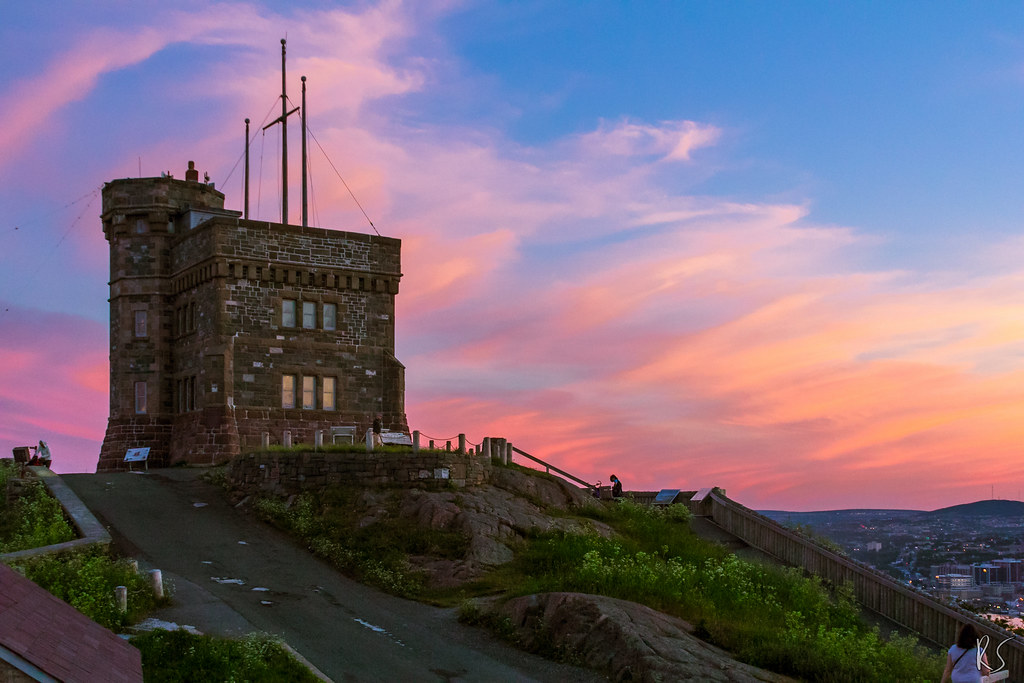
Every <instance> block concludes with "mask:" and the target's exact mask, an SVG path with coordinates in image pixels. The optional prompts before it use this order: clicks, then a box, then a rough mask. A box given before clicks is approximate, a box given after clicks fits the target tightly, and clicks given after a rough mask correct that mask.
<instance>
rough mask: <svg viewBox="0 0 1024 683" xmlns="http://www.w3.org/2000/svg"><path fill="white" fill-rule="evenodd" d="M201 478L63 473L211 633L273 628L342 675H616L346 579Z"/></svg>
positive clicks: (170, 472)
mask: <svg viewBox="0 0 1024 683" xmlns="http://www.w3.org/2000/svg"><path fill="white" fill-rule="evenodd" d="M201 474H202V471H201V470H195V469H186V468H172V469H166V470H157V471H153V472H149V473H145V474H139V473H127V472H123V473H110V474H103V473H101V474H70V475H63V476H62V479H63V480H64V481H65V482H66V483H67V485H68V486H69V487H70V488H71V489H72V490H73V491H74V492H75V493H76V494H77V495H78V496H79V498H81V500H82V501H83V503H85V505H86V506H87V507H88V508H89V509H90V510H91V511H92V512H93V513H94V514H95V515H96V516H97V517H98V518H99V519H100V522H101V523H103V524H104V526H106V527H108V528H109V530H110V532H111V536H112V537H113V538H114V543H115V545H116V546H117V547H118V548H119V549H120V550H121V551H123V552H125V553H127V554H129V555H131V556H133V557H136V558H138V559H139V560H140V562H141V563H142V566H144V567H150V568H159V569H160V570H161V571H162V572H163V575H164V577H165V582H167V583H169V584H172V585H173V587H174V595H173V601H174V603H175V604H174V606H173V607H171V608H168V609H166V610H162V611H161V612H159V613H158V614H157V615H155V616H157V617H159V618H161V619H164V620H167V621H173V622H175V623H178V624H181V625H189V626H194V627H196V628H197V629H198V630H200V631H202V632H203V633H212V634H218V635H241V634H242V633H246V632H250V631H262V632H266V633H270V634H272V635H275V636H277V637H279V638H281V639H282V640H284V641H285V642H286V643H288V645H290V646H291V647H292V648H293V649H294V650H296V651H297V652H298V653H299V654H300V655H302V656H303V657H305V658H306V659H307V660H308V661H309V662H311V663H312V664H313V665H314V666H315V667H316V668H317V669H319V670H320V671H321V672H323V673H324V674H325V675H326V676H328V677H329V678H331V679H332V680H334V681H570V682H571V681H599V680H605V679H603V678H602V677H600V676H598V675H597V674H596V673H594V672H591V671H588V670H585V669H581V668H577V667H571V666H566V665H560V664H555V663H553V662H549V661H547V660H545V659H542V658H539V657H535V656H533V655H529V654H526V653H524V652H521V651H519V650H516V649H514V648H512V647H510V646H508V645H507V644H505V643H503V642H501V641H498V640H496V639H495V638H493V637H492V636H490V635H489V634H487V633H486V632H484V631H482V630H481V629H477V628H473V627H469V626H465V625H463V624H460V623H459V622H458V620H457V618H456V616H455V612H454V610H451V609H439V608H436V607H431V606H428V605H423V604H420V603H416V602H412V601H409V600H403V599H401V598H397V597H394V596H391V595H387V594H385V593H382V592H380V591H377V590H375V589H373V588H369V587H367V586H364V585H362V584H359V583H356V582H355V581H352V580H350V579H347V578H346V577H344V576H342V575H341V574H339V573H338V572H337V571H336V570H334V569H333V568H331V567H330V566H328V565H327V564H326V563H324V562H322V561H321V560H319V559H317V558H315V557H314V556H313V555H311V554H310V553H309V552H307V551H306V550H304V549H303V548H301V547H299V546H298V545H297V544H295V543H294V542H293V541H292V540H291V539H290V538H289V537H287V536H286V535H284V534H283V533H281V532H279V531H277V530H276V529H273V528H271V527H270V526H268V525H266V524H263V523H260V522H259V521H257V520H254V519H252V518H251V517H249V516H247V515H246V514H244V513H242V512H241V511H239V510H236V509H234V508H233V507H231V506H230V505H229V504H228V503H227V502H226V501H225V500H224V499H223V498H222V497H221V495H220V491H219V490H218V489H217V488H216V487H214V486H213V485H211V484H209V483H207V482H205V481H203V480H202V479H201V478H200V475H201Z"/></svg>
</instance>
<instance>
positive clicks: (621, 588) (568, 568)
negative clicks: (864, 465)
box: [499, 502, 943, 681]
mask: <svg viewBox="0 0 1024 683" xmlns="http://www.w3.org/2000/svg"><path fill="white" fill-rule="evenodd" d="M678 510H683V511H684V512H678ZM600 516H601V517H602V519H601V521H603V522H605V523H606V524H610V525H612V526H613V527H614V528H615V529H616V530H617V531H619V532H620V534H621V536H620V537H617V538H614V539H608V538H603V537H601V536H598V535H596V534H568V533H545V534H539V535H537V536H536V537H534V538H532V539H530V540H529V542H528V544H527V547H526V548H525V549H524V550H523V551H522V552H521V553H519V555H518V556H517V558H516V560H515V562H514V563H513V564H514V567H515V570H516V572H517V573H518V574H519V575H520V577H521V584H520V587H519V588H518V590H516V591H515V593H516V594H520V595H527V594H530V593H537V592H547V591H578V592H583V593H594V594H599V595H606V596H610V597H615V598H621V599H624V600H630V601H632V602H638V603H641V604H644V605H648V606H649V607H652V608H654V609H658V610H661V611H664V612H667V613H670V614H674V615H676V616H679V617H682V618H684V619H686V620H688V621H690V622H691V623H693V624H696V625H697V629H698V635H700V636H701V637H703V638H705V639H706V640H708V641H710V642H712V643H714V644H716V645H719V646H720V647H722V648H723V649H725V650H728V651H729V652H731V653H733V655H734V656H736V657H737V658H738V659H740V660H741V661H744V662H747V663H749V664H752V665H755V666H759V667H763V668H765V669H769V670H772V671H776V672H779V673H783V674H787V675H790V676H795V677H799V678H804V679H807V680H815V681H875V680H900V681H928V680H936V679H937V678H938V677H939V675H940V674H941V672H942V667H943V658H942V657H941V655H939V656H936V655H933V654H930V653H929V652H928V651H927V650H926V649H925V648H924V647H921V646H919V645H918V644H917V640H916V639H914V638H899V637H897V638H893V639H891V640H889V641H885V640H883V639H882V638H881V637H880V635H879V632H878V630H877V629H868V628H867V627H866V626H865V625H864V624H863V623H862V621H861V619H860V612H859V610H858V608H857V606H856V604H855V603H854V601H853V596H852V592H851V591H850V590H848V589H846V588H840V589H839V590H835V591H829V590H827V589H826V587H824V586H823V585H822V583H821V581H820V580H818V579H817V578H816V577H811V578H808V577H805V576H804V575H803V574H802V572H800V571H799V570H797V569H792V568H782V567H777V566H774V565H763V564H758V563H752V562H746V561H744V560H741V559H739V558H738V557H736V556H735V555H733V554H731V553H728V552H727V551H725V550H724V549H722V548H720V547H718V546H715V545H712V544H709V543H707V542H705V541H703V540H702V539H700V538H698V537H697V536H696V535H695V534H693V532H691V531H690V529H689V524H688V523H687V521H688V514H687V513H685V508H682V506H668V507H666V508H649V507H642V506H638V505H634V504H632V503H629V502H623V503H619V504H617V505H612V506H608V508H607V510H606V512H604V513H600ZM499 631H500V628H499Z"/></svg>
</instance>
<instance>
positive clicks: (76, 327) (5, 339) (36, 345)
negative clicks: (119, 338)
mask: <svg viewBox="0 0 1024 683" xmlns="http://www.w3.org/2000/svg"><path fill="white" fill-rule="evenodd" d="M0 316H2V320H0V415H2V419H0V442H3V443H4V444H5V448H6V450H7V451H8V452H9V450H10V448H12V447H14V446H28V445H35V444H37V443H38V442H39V441H40V440H43V441H46V442H47V443H48V444H49V446H50V449H51V451H52V452H53V456H54V465H53V466H54V469H55V470H57V471H60V472H87V471H92V470H94V469H95V467H96V460H97V458H98V457H99V448H100V442H101V441H102V440H103V433H104V430H105V428H106V418H107V413H108V410H107V408H108V401H107V386H108V380H107V377H108V370H107V367H108V364H107V332H106V328H105V327H104V326H102V325H100V324H99V323H96V322H94V321H91V320H86V319H84V318H80V317H77V316H73V315H63V314H55V313H43V312H41V311H30V310H27V309H22V308H16V307H5V311H4V312H3V313H0Z"/></svg>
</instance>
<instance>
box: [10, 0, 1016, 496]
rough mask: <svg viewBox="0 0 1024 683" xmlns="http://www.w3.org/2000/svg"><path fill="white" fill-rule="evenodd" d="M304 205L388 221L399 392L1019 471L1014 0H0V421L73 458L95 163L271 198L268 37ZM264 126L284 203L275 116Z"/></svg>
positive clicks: (917, 465)
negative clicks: (395, 272) (283, 57)
mask: <svg viewBox="0 0 1024 683" xmlns="http://www.w3.org/2000/svg"><path fill="white" fill-rule="evenodd" d="M281 38H287V40H288V88H289V96H290V98H291V99H292V101H293V102H294V103H296V104H297V103H298V102H299V101H300V81H299V77H300V76H301V75H305V76H306V77H307V79H308V81H307V82H308V94H307V97H308V100H309V117H310V119H309V121H310V128H311V131H312V133H313V135H314V136H315V138H316V142H314V141H312V140H311V141H310V148H311V150H312V152H311V154H312V156H311V164H312V197H313V204H312V207H311V222H312V223H314V224H316V225H320V226H322V227H327V228H335V229H342V230H355V231H369V230H370V228H369V226H368V224H367V222H366V219H365V218H364V217H363V215H362V213H361V212H360V210H359V207H358V206H357V205H356V204H355V202H354V201H353V200H352V198H351V197H350V196H349V193H348V192H347V191H346V189H345V187H344V185H343V184H342V182H341V181H340V180H339V179H338V176H337V175H336V174H335V171H334V169H333V168H332V167H331V165H330V163H328V161H327V158H326V157H325V156H324V154H323V153H321V151H320V148H321V147H322V148H323V150H325V151H326V153H327V155H328V156H329V158H330V162H333V164H334V167H336V168H337V170H338V172H340V174H341V176H342V177H343V178H344V180H345V182H347V183H348V185H349V187H351V189H352V192H353V193H354V194H355V197H356V198H357V199H358V201H359V203H360V204H361V205H362V207H363V209H365V211H366V213H367V214H368V215H369V217H370V219H372V220H373V222H374V224H375V225H376V226H377V228H378V229H379V230H380V232H381V233H382V234H384V235H387V236H392V237H398V238H401V239H402V241H403V253H402V259H403V272H404V274H405V275H404V278H403V280H402V291H401V294H400V295H399V296H398V299H397V306H398V313H397V329H398V332H397V355H398V357H399V359H400V360H401V361H402V362H403V363H404V364H405V365H406V367H407V374H406V384H407V397H406V402H407V410H408V417H409V423H410V425H411V427H412V428H413V429H418V430H420V431H421V432H423V433H424V434H426V435H428V436H433V437H437V438H446V437H451V436H454V435H456V434H457V433H459V432H465V433H466V434H467V435H468V437H469V439H470V441H472V442H478V441H480V439H481V438H482V437H483V436H488V435H494V436H504V437H506V438H508V439H509V440H511V441H513V442H514V443H515V444H516V445H517V446H518V447H520V448H522V449H523V450H525V451H528V452H530V453H533V454H535V455H537V456H539V457H542V458H545V459H548V460H550V461H551V462H553V463H555V464H557V465H559V466H561V467H563V468H565V469H567V470H569V471H571V472H573V473H575V474H577V475H578V476H581V477H583V478H584V479H587V480H590V481H596V480H602V481H604V482H607V481H608V475H609V474H610V473H612V472H614V473H616V474H618V475H619V477H620V478H621V479H622V480H623V482H624V484H625V487H626V488H627V489H640V490H652V489H660V488H666V487H673V488H683V489H696V488H699V487H703V486H721V487H723V488H725V489H726V490H727V493H728V494H729V496H730V497H732V498H734V499H735V500H737V501H739V502H740V503H742V504H744V505H747V506H748V507H752V508H755V509H768V508H771V509H788V510H823V509H837V508H852V507H865V508H866V507H872V508H917V509H935V508H938V507H943V506H947V505H953V504H958V503H965V502H970V501H974V500H979V499H984V498H989V497H992V496H993V495H995V497H997V498H1011V499H1020V498H1021V490H1022V487H1024V457H1022V456H1024V230H1022V226H1021V223H1022V215H1024V5H1022V4H1021V3H1019V2H990V3H985V4H983V5H978V4H974V3H952V2H934V3H921V2H893V3H863V2H860V3H822V2H811V1H809V2H784V3H780V2H772V3H763V2H728V3H726V2H711V1H709V2H685V1H681V2H650V3H621V2H600V1H598V2H576V3H573V2H569V3H550V2H532V1H528V2H515V3H499V2H484V1H480V2H474V1H472V0H469V1H466V2H457V1H450V2H420V1H415V2H413V1H410V2H408V3H403V2H397V1H396V2H388V1H385V2H361V3H351V4H349V3H332V2H327V1H324V0H319V1H317V0H308V1H305V2H292V1H289V2H271V1H267V2H238V3H219V2H210V1H208V0H206V1H203V2H192V1H190V0H183V1H178V2H171V3H168V2H145V1H142V2H137V1H134V0H133V1H129V0H117V1H110V2H86V1H84V0H81V1H77V2H39V3H3V5H2V7H0V103H2V106H0V449H2V450H3V451H4V452H5V453H8V454H9V453H10V448H11V447H12V446H18V445H27V444H31V443H35V442H37V441H38V440H39V439H45V440H47V441H48V442H49V444H50V446H51V449H52V451H53V453H54V469H56V470H57V471H62V472H79V471H92V470H93V469H94V468H95V465H96V460H97V456H98V453H99V446H100V442H101V441H102V439H103V434H104V430H105V428H106V420H107V414H108V388H107V387H108V342H107V329H108V307H107V296H108V287H107V281H108V275H109V270H108V249H107V243H106V241H105V240H104V238H103V232H102V229H101V225H100V221H99V213H100V199H99V190H100V188H101V187H102V185H103V183H104V182H106V181H109V180H113V179H116V178H123V177H136V176H138V175H139V174H140V172H141V174H142V175H143V176H158V175H160V173H161V172H164V171H169V172H171V173H173V174H174V175H175V177H179V178H182V177H184V172H185V168H186V165H187V162H188V161H189V160H195V162H196V167H197V168H198V169H199V170H200V174H202V173H203V172H204V171H205V172H208V173H209V174H210V178H211V180H212V181H213V182H214V183H216V186H217V188H218V189H220V190H221V191H223V192H225V193H226V195H227V205H228V207H229V208H233V209H241V205H242V181H243V176H242V170H241V164H240V163H239V162H240V157H241V155H242V151H243V140H244V123H243V120H244V119H245V118H246V117H249V118H250V119H252V122H253V135H254V136H255V141H254V143H253V161H252V194H251V197H252V198H251V211H252V214H253V217H256V218H261V219H265V220H271V221H279V220H280V219H281V215H280V199H279V197H280V191H279V183H280V180H279V176H280V171H279V169H280V156H279V145H280V139H279V132H278V130H279V127H274V128H272V129H270V130H268V131H267V133H266V135H265V136H264V135H263V134H262V133H259V132H258V131H259V128H260V127H261V125H262V124H263V123H265V122H266V121H268V120H270V119H272V118H273V117H275V116H277V115H279V114H280V101H279V95H280V82H281V75H280V39H281ZM294 121H295V124H293V125H290V126H289V151H290V160H291V162H292V163H291V170H290V171H289V179H290V181H291V187H292V189H291V191H290V196H289V199H290V202H289V205H290V213H291V215H290V217H289V218H290V220H291V222H295V223H297V222H299V199H298V198H299V189H298V188H299V177H300V176H299V166H300V164H299V144H300V143H299V133H298V125H297V119H294Z"/></svg>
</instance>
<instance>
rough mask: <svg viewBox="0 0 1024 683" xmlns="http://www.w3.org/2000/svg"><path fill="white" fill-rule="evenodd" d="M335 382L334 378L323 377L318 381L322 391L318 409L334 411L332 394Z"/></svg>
mask: <svg viewBox="0 0 1024 683" xmlns="http://www.w3.org/2000/svg"><path fill="white" fill-rule="evenodd" d="M337 381H338V380H337V379H335V378H334V377H324V378H323V379H322V380H320V382H321V385H322V390H323V400H322V401H321V406H320V407H321V408H323V409H324V410H334V393H335V389H336V383H337Z"/></svg>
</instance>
